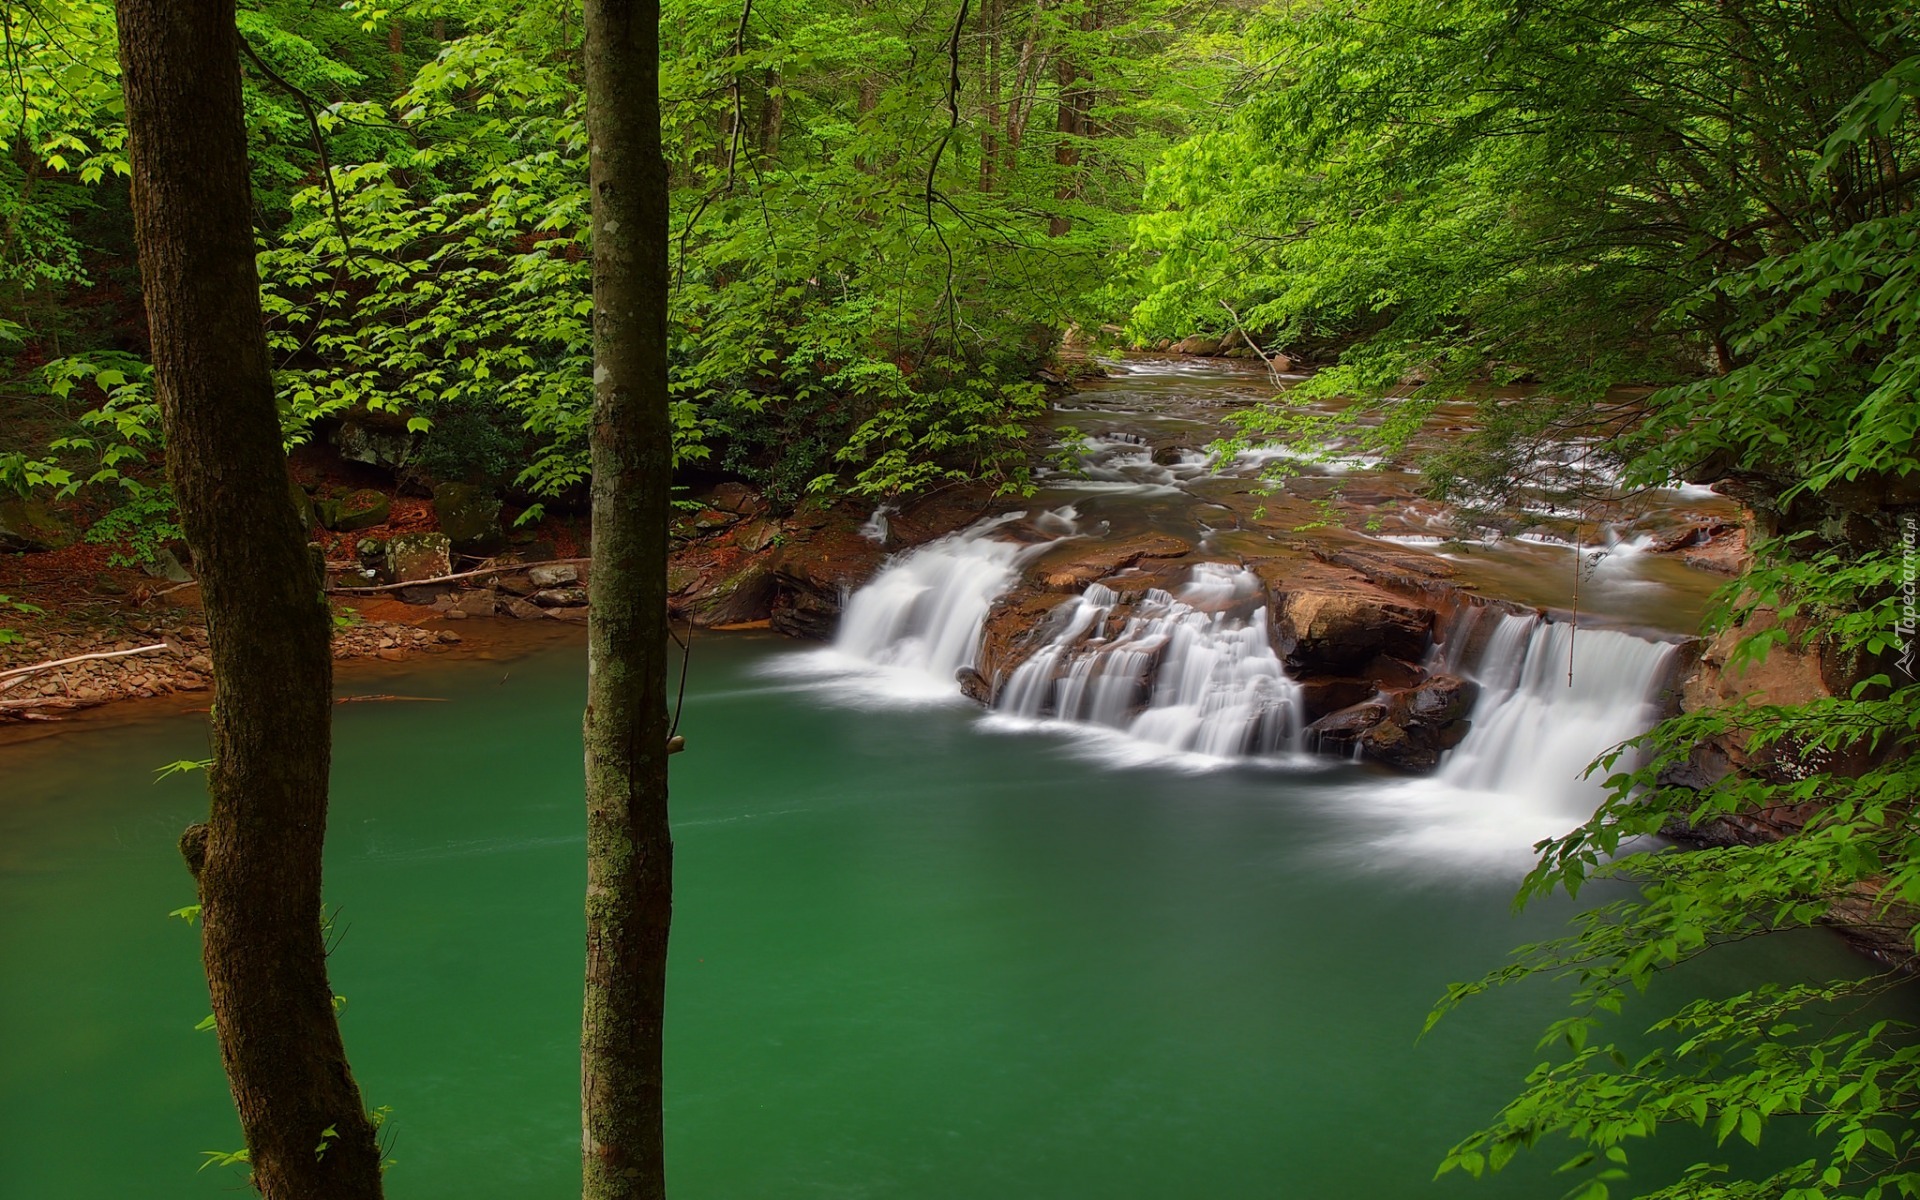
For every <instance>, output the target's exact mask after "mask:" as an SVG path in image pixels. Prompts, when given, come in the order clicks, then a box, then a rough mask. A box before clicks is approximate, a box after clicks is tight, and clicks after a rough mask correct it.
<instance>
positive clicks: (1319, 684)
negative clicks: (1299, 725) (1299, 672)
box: [1300, 679, 1380, 723]
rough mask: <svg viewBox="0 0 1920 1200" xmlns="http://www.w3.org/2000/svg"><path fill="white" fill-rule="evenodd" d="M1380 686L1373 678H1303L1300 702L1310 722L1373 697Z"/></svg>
mask: <svg viewBox="0 0 1920 1200" xmlns="http://www.w3.org/2000/svg"><path fill="white" fill-rule="evenodd" d="M1379 690H1380V687H1379V685H1378V684H1376V683H1374V681H1373V680H1371V679H1303V680H1301V681H1300V703H1301V707H1302V708H1303V709H1304V710H1305V719H1306V720H1307V722H1308V723H1312V722H1315V721H1318V720H1320V719H1321V718H1322V717H1325V716H1328V715H1329V714H1332V713H1336V712H1338V711H1340V710H1341V709H1343V708H1349V707H1351V706H1353V705H1355V704H1360V703H1362V702H1363V701H1366V700H1370V699H1372V697H1373V695H1374V693H1375V692H1378V691H1379Z"/></svg>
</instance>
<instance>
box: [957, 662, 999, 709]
mask: <svg viewBox="0 0 1920 1200" xmlns="http://www.w3.org/2000/svg"><path fill="white" fill-rule="evenodd" d="M953 678H954V682H956V683H958V684H959V685H960V694H961V695H963V696H965V697H967V699H969V700H973V701H975V702H977V703H980V704H991V703H992V702H993V684H992V683H991V682H989V681H988V679H987V677H986V676H985V675H982V674H981V673H980V672H979V671H978V670H976V669H974V668H973V667H961V668H960V669H959V670H957V671H955V672H954V673H953Z"/></svg>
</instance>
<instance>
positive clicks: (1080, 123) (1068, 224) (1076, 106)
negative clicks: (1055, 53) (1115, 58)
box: [1047, 8, 1099, 237]
mask: <svg viewBox="0 0 1920 1200" xmlns="http://www.w3.org/2000/svg"><path fill="white" fill-rule="evenodd" d="M1098 28H1099V17H1098V16H1097V10H1096V9H1093V8H1089V9H1088V10H1087V12H1086V14H1085V15H1084V16H1083V17H1082V18H1081V20H1080V29H1081V31H1082V32H1083V33H1087V32H1093V31H1094V30H1097V29H1098ZM1055 67H1056V69H1057V70H1058V71H1059V82H1060V109H1059V116H1058V118H1057V119H1056V120H1055V122H1054V132H1055V134H1056V135H1057V136H1056V137H1055V140H1054V143H1053V165H1054V166H1055V167H1056V168H1058V175H1059V181H1058V182H1057V183H1056V184H1055V186H1054V192H1053V198H1054V199H1055V200H1058V201H1062V202H1064V201H1068V200H1073V199H1076V198H1077V197H1078V196H1079V195H1080V141H1081V139H1082V138H1084V137H1086V136H1087V132H1088V120H1087V114H1088V113H1090V112H1091V111H1092V110H1093V80H1092V77H1091V76H1089V75H1088V74H1087V72H1086V71H1085V70H1083V69H1082V68H1081V66H1080V61H1079V58H1078V57H1077V55H1076V54H1075V53H1074V47H1073V46H1071V45H1069V46H1065V47H1062V48H1061V51H1060V57H1059V59H1058V60H1057V61H1056V63H1055ZM1072 229H1073V218H1072V217H1070V216H1068V215H1067V214H1066V212H1065V211H1060V210H1056V211H1055V212H1054V214H1053V219H1052V220H1050V221H1049V222H1047V236H1049V237H1064V236H1066V234H1067V233H1068V232H1070V231H1071V230H1072Z"/></svg>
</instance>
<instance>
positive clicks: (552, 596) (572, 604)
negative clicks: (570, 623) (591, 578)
mask: <svg viewBox="0 0 1920 1200" xmlns="http://www.w3.org/2000/svg"><path fill="white" fill-rule="evenodd" d="M527 599H528V600H530V601H532V602H533V603H535V604H537V605H539V606H540V607H541V608H579V607H582V606H583V605H585V604H586V602H587V589H585V588H581V587H569V588H542V589H540V590H539V591H537V592H535V593H534V594H533V595H531V596H528V597H527Z"/></svg>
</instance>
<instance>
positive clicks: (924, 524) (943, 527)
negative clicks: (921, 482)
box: [860, 483, 993, 549]
mask: <svg viewBox="0 0 1920 1200" xmlns="http://www.w3.org/2000/svg"><path fill="white" fill-rule="evenodd" d="M992 504H993V489H992V488H991V487H990V486H988V485H987V484H984V483H967V484H955V485H949V486H947V487H942V488H936V489H935V490H933V491H931V492H928V493H927V494H925V495H923V496H916V497H914V498H912V499H910V500H907V501H905V502H903V503H901V504H900V505H898V506H897V511H895V512H893V513H890V514H888V516H887V544H888V545H889V546H891V547H893V548H894V549H900V548H902V547H907V546H920V545H924V544H926V543H927V542H931V541H933V540H934V539H935V538H942V537H945V536H947V535H948V534H949V533H952V532H953V531H955V530H956V529H965V528H966V527H967V526H969V525H971V524H973V523H974V522H975V521H977V520H979V519H980V518H981V517H983V516H985V515H986V513H987V510H988V508H990V507H991V506H992ZM866 518H867V514H865V513H862V514H860V523H862V524H864V523H865V521H866Z"/></svg>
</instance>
